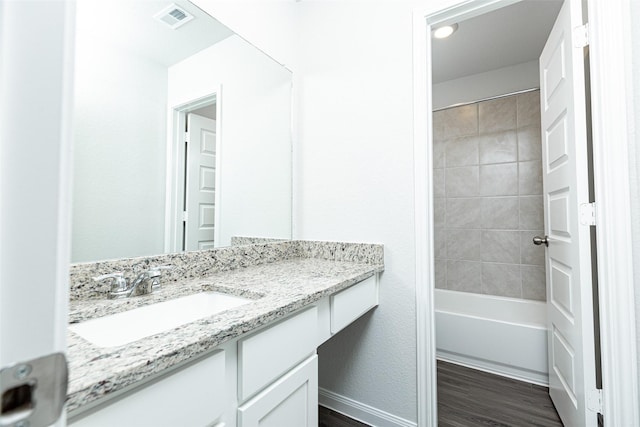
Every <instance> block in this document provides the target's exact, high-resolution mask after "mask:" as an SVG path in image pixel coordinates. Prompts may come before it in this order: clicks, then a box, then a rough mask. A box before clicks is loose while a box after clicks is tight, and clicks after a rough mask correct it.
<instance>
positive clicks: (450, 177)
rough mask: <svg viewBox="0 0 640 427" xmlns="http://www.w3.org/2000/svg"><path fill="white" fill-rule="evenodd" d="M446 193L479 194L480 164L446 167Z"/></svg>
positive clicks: (456, 195)
mask: <svg viewBox="0 0 640 427" xmlns="http://www.w3.org/2000/svg"><path fill="white" fill-rule="evenodd" d="M445 171H446V172H445V194H446V196H447V197H468V196H477V195H478V188H479V183H480V179H479V169H478V166H467V167H461V168H447V169H445Z"/></svg>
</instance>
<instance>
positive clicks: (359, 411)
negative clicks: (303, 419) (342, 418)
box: [318, 387, 417, 427]
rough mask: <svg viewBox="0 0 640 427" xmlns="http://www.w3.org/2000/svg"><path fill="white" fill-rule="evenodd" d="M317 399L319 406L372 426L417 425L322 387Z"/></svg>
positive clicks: (401, 426) (414, 426) (408, 426)
mask: <svg viewBox="0 0 640 427" xmlns="http://www.w3.org/2000/svg"><path fill="white" fill-rule="evenodd" d="M318 400H319V404H320V406H324V407H325V408H329V409H331V410H333V411H336V412H339V413H341V414H343V415H346V416H348V417H350V418H353V419H354V420H357V421H360V422H362V423H365V424H369V425H370V426H373V427H417V424H416V423H415V422H413V421H409V420H405V419H404V418H400V417H398V416H395V415H393V414H390V413H388V412H385V411H381V410H380V409H377V408H374V407H372V406H369V405H365V404H364V403H360V402H357V401H355V400H353V399H349V398H348V397H345V396H342V395H339V394H337V393H334V392H332V391H329V390H326V389H324V388H322V387H321V388H320V389H319V390H318Z"/></svg>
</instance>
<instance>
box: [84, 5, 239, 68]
mask: <svg viewBox="0 0 640 427" xmlns="http://www.w3.org/2000/svg"><path fill="white" fill-rule="evenodd" d="M172 3H175V4H177V5H178V6H181V7H183V8H184V9H186V10H187V11H188V12H190V13H191V14H192V15H194V16H195V18H194V19H193V20H192V21H190V22H187V23H186V24H184V25H183V26H182V27H180V28H177V29H175V30H172V29H171V28H169V27H167V26H166V25H165V24H163V23H161V22H159V21H158V20H156V19H155V18H154V17H153V16H154V15H155V14H156V13H158V12H160V11H161V10H162V9H164V8H165V7H167V6H169V5H170V4H172ZM76 15H77V27H78V30H77V33H78V35H79V36H80V35H85V34H86V35H90V36H91V37H96V38H98V39H101V40H103V41H108V42H109V43H110V44H115V45H116V46H119V47H121V48H123V49H127V50H129V51H133V52H135V53H136V54H139V55H142V56H144V57H146V58H148V59H151V60H152V61H155V62H158V63H160V64H163V65H165V66H167V67H168V66H170V65H173V64H175V63H177V62H179V61H181V60H183V59H185V58H187V57H189V56H191V55H193V54H194V53H197V52H200V51H201V50H202V49H205V48H207V47H209V46H211V45H213V44H215V43H217V42H219V41H221V40H223V39H225V38H227V37H229V36H231V35H233V34H234V33H233V31H231V30H230V29H229V28H227V27H226V26H224V25H222V24H221V23H220V22H218V21H217V20H215V19H214V18H212V17H211V16H209V15H208V14H206V13H205V12H203V11H202V10H200V9H199V8H198V7H196V6H195V5H194V4H192V3H190V2H189V1H185V0H175V1H170V0H169V1H158V0H145V1H131V0H115V1H113V0H112V1H92V0H83V1H78V4H77V14H76Z"/></svg>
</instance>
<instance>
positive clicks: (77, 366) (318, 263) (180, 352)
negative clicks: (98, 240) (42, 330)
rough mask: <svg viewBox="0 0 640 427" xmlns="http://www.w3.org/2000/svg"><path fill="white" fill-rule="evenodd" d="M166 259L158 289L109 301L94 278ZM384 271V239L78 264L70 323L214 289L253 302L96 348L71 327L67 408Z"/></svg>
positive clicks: (238, 248)
mask: <svg viewBox="0 0 640 427" xmlns="http://www.w3.org/2000/svg"><path fill="white" fill-rule="evenodd" d="M159 264H172V265H174V269H173V270H171V272H170V274H168V275H167V277H166V278H164V279H163V289H162V290H161V291H159V292H158V293H154V294H151V295H147V296H141V297H133V298H127V299H122V300H107V299H105V298H104V297H105V294H104V292H105V291H104V289H99V288H96V287H95V285H92V284H91V280H90V277H92V276H96V275H98V274H104V273H107V272H113V271H127V270H128V269H134V270H135V269H137V268H140V267H139V266H141V265H142V266H147V268H148V267H149V266H153V265H159ZM134 266H138V267H137V268H134ZM383 270H384V264H383V249H382V245H369V244H348V243H330V242H306V241H293V242H280V243H271V244H261V245H249V246H236V247H232V248H224V249H216V250H212V251H200V252H191V253H186V254H173V255H163V256H157V257H145V258H135V259H127V260H117V261H110V262H100V263H91V264H80V265H75V266H73V267H72V271H71V303H70V318H69V321H70V323H77V322H81V321H83V320H88V319H92V318H96V317H101V316H104V315H107V314H114V313H118V312H122V311H126V310H130V309H132V308H136V307H140V306H144V305H148V304H153V303H156V302H160V301H165V300H169V299H173V298H176V297H180V296H183V295H189V294H193V293H197V292H201V291H208V290H213V291H221V292H225V293H230V294H234V295H241V296H245V297H247V298H250V299H252V300H253V301H251V302H249V303H247V304H245V305H242V306H240V307H238V308H235V309H231V310H227V311H224V312H221V313H218V314H215V315H213V316H211V317H207V318H203V319H200V320H197V321H194V322H191V323H188V324H186V325H183V326H180V327H177V328H175V329H172V330H169V331H167V332H164V333H160V334H157V335H153V336H150V337H147V338H143V339H140V340H138V341H135V342H133V343H130V344H127V345H124V346H119V347H110V348H100V347H96V346H94V345H92V344H91V343H89V342H88V341H86V340H84V339H83V338H81V337H79V336H78V335H76V334H75V333H73V332H71V331H70V332H69V337H68V340H69V341H68V342H69V349H68V358H69V371H70V378H69V394H68V401H67V410H68V411H69V412H71V413H73V412H74V411H77V410H79V409H80V408H82V407H83V406H85V405H88V404H90V403H93V402H95V401H98V400H100V399H101V398H103V397H105V396H107V395H109V394H111V393H115V392H117V391H119V390H122V389H125V388H127V387H129V386H132V385H135V384H136V383H138V382H140V381H143V380H145V379H147V378H149V377H151V376H153V375H155V374H157V373H159V372H162V371H164V370H165V369H168V368H171V367H172V366H175V365H177V364H179V363H181V362H184V361H186V360H188V359H191V358H193V357H196V356H198V355H201V354H203V353H205V352H207V351H210V350H211V349H213V348H215V347H216V346H218V345H220V344H222V343H224V342H226V341H229V340H231V339H234V338H237V337H238V336H240V335H242V334H244V333H246V332H249V331H252V330H254V329H256V328H258V327H260V326H263V325H266V324H268V323H270V322H273V321H275V320H278V319H280V318H282V317H284V316H286V315H288V314H290V313H292V312H294V311H295V310H298V309H300V308H302V307H304V306H306V305H308V304H311V303H313V302H315V301H317V300H319V299H321V298H323V297H325V296H328V295H331V294H333V293H336V292H338V291H340V290H342V289H345V288H347V287H349V286H351V285H353V284H355V283H357V282H359V281H361V280H363V279H366V278H367V277H370V276H372V275H374V274H376V273H378V272H381V271H383ZM114 333H117V331H114Z"/></svg>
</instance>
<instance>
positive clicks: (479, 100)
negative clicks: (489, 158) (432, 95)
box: [432, 87, 540, 113]
mask: <svg viewBox="0 0 640 427" xmlns="http://www.w3.org/2000/svg"><path fill="white" fill-rule="evenodd" d="M534 90H540V88H539V87H533V88H531V89H523V90H518V91H515V92H510V93H505V94H503V95H496V96H489V97H487V98H481V99H477V100H475V101H469V102H460V103H458V104H452V105H448V106H446V107H441V108H435V109H434V110H433V111H432V112H433V113H435V112H436V111H442V110H448V109H449V108H456V107H462V106H465V105H471V104H477V103H479V102H484V101H491V100H494V99H499V98H505V97H507V96H513V95H519V94H521V93H527V92H533V91H534Z"/></svg>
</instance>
